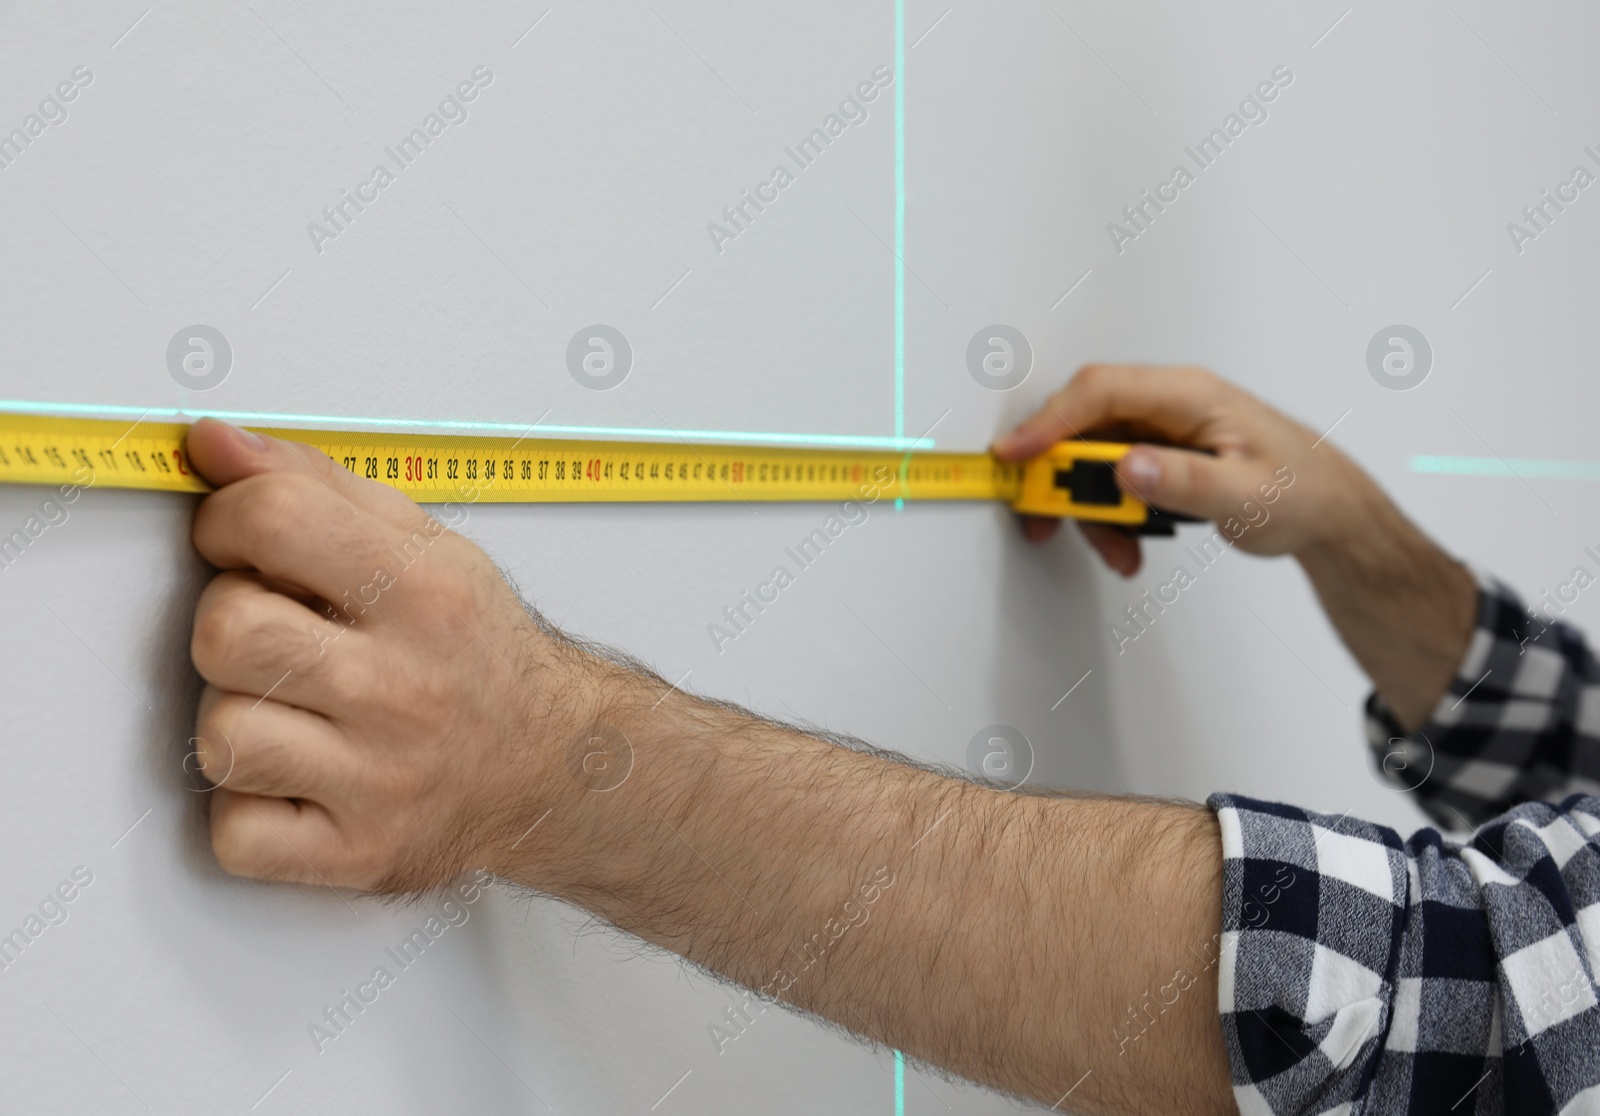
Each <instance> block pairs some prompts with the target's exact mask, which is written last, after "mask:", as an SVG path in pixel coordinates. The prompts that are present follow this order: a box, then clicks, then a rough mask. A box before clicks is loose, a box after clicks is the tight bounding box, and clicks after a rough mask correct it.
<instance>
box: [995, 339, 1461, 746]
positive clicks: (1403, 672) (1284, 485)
mask: <svg viewBox="0 0 1600 1116" xmlns="http://www.w3.org/2000/svg"><path fill="white" fill-rule="evenodd" d="M1088 437H1096V438H1105V439H1111V440H1117V441H1135V442H1139V443H1140V444H1138V445H1136V446H1135V447H1134V448H1133V449H1132V450H1130V451H1129V452H1128V454H1127V456H1125V457H1124V458H1123V459H1122V461H1121V462H1119V463H1118V465H1117V480H1118V482H1119V483H1120V484H1121V485H1122V486H1123V487H1124V488H1126V489H1127V490H1128V491H1129V492H1131V493H1133V494H1134V495H1135V496H1138V497H1139V498H1140V499H1142V500H1144V501H1145V502H1146V503H1147V504H1150V505H1152V506H1153V507H1158V508H1162V509H1164V510H1166V511H1173V512H1180V513H1183V514H1185V515H1194V516H1199V517H1201V518H1203V519H1209V520H1213V521H1214V522H1215V523H1216V524H1217V525H1218V527H1219V528H1221V530H1222V531H1223V533H1224V535H1226V536H1227V538H1228V540H1229V541H1232V542H1235V543H1236V544H1237V545H1238V547H1239V548H1240V549H1241V550H1245V551H1248V552H1250V553H1252V554H1263V555H1267V554H1292V555H1294V556H1295V557H1296V558H1297V559H1299V561H1300V564H1301V566H1303V567H1304V568H1305V571H1306V573H1307V575H1308V576H1309V577H1310V578H1311V583H1312V585H1313V586H1314V587H1315V588H1316V590H1317V595H1318V597H1319V598H1320V599H1321V601H1322V605H1323V608H1324V609H1325V610H1326V611H1327V613H1328V616H1329V618H1330V619H1331V620H1332V621H1333V623H1334V626H1335V627H1336V628H1338V629H1339V634H1340V636H1341V637H1342V638H1343V639H1344V641H1345V645H1346V646H1348V647H1349V648H1350V651H1351V653H1352V654H1354V655H1355V657H1356V659H1357V660H1358V661H1359V662H1360V663H1361V665H1362V667H1363V668H1364V669H1365V670H1366V672H1367V674H1368V675H1369V676H1370V677H1371V678H1372V680H1373V682H1374V683H1375V684H1376V685H1377V687H1378V692H1379V693H1380V694H1382V695H1383V697H1384V699H1385V701H1387V702H1388V704H1389V707H1390V709H1392V710H1393V711H1394V713H1395V714H1396V716H1397V717H1399V719H1400V721H1401V723H1403V724H1405V725H1407V726H1408V727H1411V728H1415V727H1416V726H1418V725H1420V724H1421V723H1422V722H1423V721H1424V720H1426V718H1427V715H1428V713H1429V712H1430V711H1431V710H1432V709H1433V708H1434V706H1435V705H1436V704H1437V703H1438V701H1439V698H1440V695H1441V694H1443V693H1444V691H1445V687H1446V686H1447V685H1448V684H1449V682H1450V679H1451V678H1452V677H1453V676H1454V674H1455V669H1456V666H1457V664H1459V663H1460V661H1461V658H1462V655H1463V654H1464V653H1465V652H1466V647H1467V640H1468V639H1469V638H1470V637H1471V634H1472V628H1473V621H1474V618H1475V616H1476V611H1477V587H1476V583H1475V582H1474V581H1473V579H1472V576H1471V574H1469V573H1468V572H1467V570H1466V569H1465V567H1463V566H1462V565H1461V563H1459V562H1457V561H1455V560H1454V559H1453V558H1451V557H1450V556H1449V555H1448V554H1446V553H1445V552H1444V551H1442V550H1440V549H1439V548H1438V547H1437V546H1435V545H1434V544H1433V543H1432V542H1430V541H1429V540H1428V538H1427V537H1426V536H1425V535H1423V534H1422V532H1421V531H1419V530H1417V528H1416V527H1415V526H1414V525H1413V524H1412V523H1411V522H1410V521H1409V520H1407V519H1406V517H1405V516H1404V515H1402V514H1401V513H1400V510H1399V509H1398V508H1396V507H1395V506H1394V504H1393V503H1392V502H1391V501H1390V500H1389V498H1388V497H1387V496H1385V495H1384V493H1383V491H1382V490H1381V489H1380V488H1379V487H1378V486H1377V485H1376V484H1374V483H1373V481H1372V478H1370V477H1368V476H1367V474H1366V473H1364V472H1362V470H1361V469H1360V468H1359V467H1358V466H1357V465H1356V464H1355V462H1353V461H1351V460H1350V458H1348V457H1346V456H1345V455H1344V454H1343V453H1341V452H1340V451H1339V450H1338V449H1337V448H1336V447H1335V446H1334V445H1333V443H1332V442H1330V441H1327V440H1326V439H1325V438H1320V437H1318V435H1317V433H1316V432H1315V431H1313V430H1311V429H1309V428H1308V427H1305V426H1302V425H1301V424H1300V423H1298V422H1295V421H1294V420H1293V419H1291V418H1288V417H1287V416H1285V415H1283V414H1281V413H1279V412H1278V411H1275V410H1273V409H1272V408H1271V407H1269V406H1267V404H1265V403H1263V402H1262V401H1261V400H1259V399H1257V398H1256V397H1255V396H1253V395H1251V394H1249V393H1248V392H1246V391H1243V390H1241V389H1239V388H1237V387H1234V386H1233V385H1232V384H1230V383H1228V382H1226V381H1225V380H1221V379H1218V378H1217V377H1216V376H1214V375H1212V374H1211V373H1210V372H1207V371H1206V370H1205V369H1202V368H1194V367H1189V366H1181V365H1146V364H1091V365H1087V366H1086V367H1084V368H1082V369H1081V370H1079V372H1078V374H1077V375H1076V376H1074V377H1073V378H1072V380H1071V382H1070V383H1068V384H1067V386H1066V387H1064V388H1062V389H1061V390H1060V391H1058V392H1056V394H1055V395H1053V396H1052V397H1051V398H1050V400H1049V401H1048V402H1047V403H1046V404H1045V406H1044V407H1043V408H1041V409H1040V410H1039V411H1038V412H1037V413H1035V414H1034V415H1032V416H1030V417H1029V418H1028V419H1026V420H1024V421H1023V422H1022V423H1021V424H1020V425H1018V426H1017V428H1016V429H1014V430H1012V431H1011V432H1010V433H1009V434H1007V435H1005V437H1003V438H1001V439H1000V440H999V441H997V442H996V443H995V446H994V450H995V453H996V454H997V455H998V456H1000V457H1001V458H1003V459H1005V460H1008V461H1022V460H1025V459H1027V458H1029V457H1033V456H1034V455H1035V454H1038V453H1041V452H1043V451H1044V450H1045V449H1047V448H1048V447H1049V446H1050V445H1052V444H1053V443H1055V442H1057V441H1059V440H1061V439H1063V438H1088ZM1057 523H1058V521H1056V520H1049V519H1032V518H1030V519H1026V520H1025V521H1024V523H1023V529H1024V531H1025V532H1026V534H1027V535H1028V537H1029V538H1030V539H1032V540H1034V541H1036V542H1039V541H1043V540H1045V539H1047V538H1049V537H1050V536H1051V535H1052V534H1054V532H1055V529H1056V526H1057ZM1080 526H1081V527H1082V528H1083V532H1084V534H1085V536H1086V537H1087V538H1088V540H1089V542H1090V543H1091V545H1093V546H1094V548H1095V549H1096V550H1097V551H1099V553H1100V556H1101V557H1102V558H1103V559H1104V560H1105V562H1106V564H1107V565H1108V566H1110V567H1111V568H1112V569H1114V570H1116V571H1117V572H1118V573H1120V574H1122V575H1123V576H1125V577H1129V576H1132V575H1133V574H1134V573H1136V572H1138V569H1139V565H1140V562H1141V553H1140V548H1139V540H1138V539H1137V538H1135V537H1134V536H1133V535H1130V534H1128V533H1127V532H1124V531H1120V530H1118V529H1116V528H1114V527H1108V526H1106V525H1104V524H1095V523H1085V524H1080ZM1241 527H1242V528H1243V529H1241Z"/></svg>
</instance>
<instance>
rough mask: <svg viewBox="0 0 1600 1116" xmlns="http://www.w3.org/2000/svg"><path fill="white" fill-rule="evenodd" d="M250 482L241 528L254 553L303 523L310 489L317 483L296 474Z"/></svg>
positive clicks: (241, 510)
mask: <svg viewBox="0 0 1600 1116" xmlns="http://www.w3.org/2000/svg"><path fill="white" fill-rule="evenodd" d="M250 482H254V483H250ZM250 482H246V483H249V484H250V487H249V489H248V491H247V492H245V493H244V494H243V496H242V497H241V507H240V508H239V517H238V518H239V523H238V529H239V531H240V533H241V534H242V535H243V537H244V538H245V540H246V542H247V544H249V546H250V549H252V550H254V549H255V548H256V547H259V546H261V545H262V544H264V543H268V542H271V541H272V540H273V539H274V538H275V537H276V536H278V535H280V534H282V533H283V532H285V531H288V530H293V529H294V528H295V526H296V525H297V524H298V523H300V522H301V521H302V520H303V518H304V516H305V511H306V504H307V495H308V493H309V491H310V489H309V487H308V486H309V485H311V484H314V483H315V481H313V480H312V478H310V477H306V476H301V475H297V474H294V473H263V474H260V475H258V476H255V477H251V478H250Z"/></svg>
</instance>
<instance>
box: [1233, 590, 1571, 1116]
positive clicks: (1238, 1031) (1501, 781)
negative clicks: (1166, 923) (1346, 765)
mask: <svg viewBox="0 0 1600 1116" xmlns="http://www.w3.org/2000/svg"><path fill="white" fill-rule="evenodd" d="M1368 719H1369V726H1375V727H1373V728H1372V729H1371V735H1370V739H1371V742H1372V746H1373V750H1374V755H1375V758H1376V759H1377V762H1378V763H1379V765H1380V769H1381V770H1382V771H1383V772H1384V774H1385V775H1387V776H1388V777H1390V778H1391V779H1392V780H1393V781H1395V782H1396V784H1397V785H1399V786H1400V787H1402V788H1404V789H1408V790H1412V791H1414V793H1416V795H1417V796H1418V801H1419V805H1422V806H1423V808H1424V809H1426V810H1427V811H1428V812H1429V813H1430V814H1431V815H1432V816H1433V817H1435V818H1438V819H1440V820H1441V821H1442V822H1445V823H1447V824H1449V825H1450V826H1451V827H1452V828H1457V829H1459V828H1463V827H1465V826H1466V825H1467V824H1470V823H1477V825H1478V828H1477V829H1476V830H1475V831H1474V832H1473V833H1472V834H1471V836H1470V837H1469V838H1466V839H1464V841H1458V840H1452V839H1448V838H1446V837H1444V836H1443V835H1441V834H1440V833H1439V832H1438V831H1437V830H1434V829H1423V830H1420V831H1418V832H1417V833H1415V834H1413V835H1412V836H1411V837H1410V838H1408V839H1402V838H1401V836H1400V835H1399V834H1398V833H1397V832H1396V831H1394V830H1392V829H1389V828H1387V827H1384V826H1378V825H1373V824H1370V823H1367V822H1362V821H1357V820H1354V819H1352V818H1349V817H1348V816H1343V817H1334V816H1331V815H1322V814H1317V813H1313V812H1311V811H1309V810H1302V809H1298V808H1296V807H1292V806H1284V805H1278V804H1274V803H1267V802H1259V801H1255V800H1252V799H1248V798H1244V797H1241V796H1237V795H1228V794H1216V795H1212V796H1211V798H1210V799H1209V801H1208V804H1209V805H1210V806H1211V808H1212V809H1213V810H1214V811H1216V813H1217V818H1218V821H1219V823H1220V827H1221V831H1222V843H1223V858H1224V859H1223V904H1222V911H1223V921H1222V940H1221V949H1220V951H1219V955H1218V964H1217V970H1218V974H1217V976H1218V984H1217V989H1218V1000H1219V1007H1220V1010H1221V1014H1222V1025H1223V1033H1224V1037H1225V1040H1226V1044H1227V1049H1228V1058H1229V1062H1230V1064H1231V1067H1232V1071H1233V1082H1234V1096H1235V1099H1236V1101H1237V1102H1238V1105H1239V1108H1240V1111H1241V1112H1242V1113H1244V1114H1245V1116H1256V1114H1267V1113H1272V1114H1275V1116H1282V1114H1289V1113H1295V1114H1298V1113H1321V1112H1329V1113H1347V1114H1349V1116H1356V1114H1367V1113H1370V1114H1377V1113H1424V1112H1440V1113H1445V1112H1448V1113H1454V1114H1468V1113H1473V1114H1479V1116H1486V1114H1488V1113H1501V1112H1509V1113H1600V983H1597V981H1600V798H1597V797H1595V796H1594V794H1593V793H1585V792H1593V791H1594V790H1596V789H1597V788H1600V784H1597V782H1596V774H1597V766H1596V760H1597V757H1600V752H1597V745H1596V740H1597V736H1600V669H1597V667H1596V663H1595V660H1594V658H1593V656H1592V655H1591V654H1590V653H1589V652H1588V650H1587V648H1586V647H1585V645H1584V642H1583V639H1582V637H1581V636H1580V635H1578V633H1577V632H1576V631H1574V630H1573V629H1571V628H1569V627H1566V626H1564V625H1559V624H1553V623H1544V622H1541V621H1540V620H1539V619H1537V618H1534V617H1533V616H1531V615H1530V614H1529V613H1528V612H1527V611H1525V610H1524V609H1523V608H1522V605H1521V603H1520V602H1519V601H1518V599H1517V598H1516V596H1515V595H1514V594H1512V593H1511V592H1510V591H1509V590H1507V589H1505V588H1504V587H1503V586H1500V585H1498V584H1497V583H1493V582H1485V583H1484V585H1483V588H1482V591H1481V594H1480V609H1479V623H1478V629H1477V631H1476V632H1475V634H1474V636H1473V639H1472V642H1471V645H1470V647H1469V650H1468V652H1467V654H1466V656H1465V658H1464V660H1463V662H1462V664H1461V668H1460V670H1459V671H1458V673H1457V677H1456V679H1455V681H1454V682H1453V683H1452V684H1451V687H1450V693H1449V694H1448V695H1447V696H1446V697H1445V698H1444V699H1443V700H1442V701H1441V702H1440V704H1439V707H1438V708H1437V709H1436V710H1435V712H1434V715H1433V718H1432V720H1431V721H1430V722H1429V723H1428V724H1427V725H1425V726H1423V728H1422V729H1421V730H1419V731H1418V732H1417V733H1412V734H1407V733H1405V732H1404V731H1403V730H1402V729H1401V728H1400V726H1399V725H1398V724H1397V723H1396V722H1395V721H1394V719H1393V717H1392V715H1390V714H1389V713H1388V711H1387V710H1386V709H1385V708H1384V706H1383V705H1382V704H1381V702H1379V701H1378V700H1377V699H1376V697H1374V698H1373V699H1372V700H1371V701H1369V703H1368ZM1569 792H1571V793H1569ZM1553 794H1566V797H1565V798H1564V800H1563V801H1561V803H1560V804H1559V805H1554V804H1552V803H1551V802H1550V801H1536V799H1539V798H1546V799H1548V798H1549V797H1551V796H1552V795H1553ZM1496 815H1497V816H1496Z"/></svg>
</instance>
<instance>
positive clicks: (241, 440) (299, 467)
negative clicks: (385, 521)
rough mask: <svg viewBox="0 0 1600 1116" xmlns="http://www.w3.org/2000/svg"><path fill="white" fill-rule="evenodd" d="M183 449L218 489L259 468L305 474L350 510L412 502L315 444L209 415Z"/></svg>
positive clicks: (377, 509) (195, 427) (396, 508)
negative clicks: (259, 431)
mask: <svg viewBox="0 0 1600 1116" xmlns="http://www.w3.org/2000/svg"><path fill="white" fill-rule="evenodd" d="M184 450H185V452H186V454H187V456H188V458H189V464H190V465H192V466H193V467H194V470H195V472H197V473H199V474H200V476H202V477H204V478H205V479H206V480H207V481H209V482H211V483H212V484H213V485H215V486H216V487H218V488H223V487H225V486H227V485H230V484H233V483H234V482H236V481H241V480H244V479H245V478H246V477H253V476H255V475H257V474H258V473H310V474H311V475H312V476H314V477H316V478H317V479H318V480H320V481H322V483H324V484H326V485H327V486H328V487H329V488H330V489H332V490H333V492H334V493H335V494H336V495H338V496H339V497H340V498H342V499H343V500H344V501H345V502H346V503H347V504H349V505H351V507H352V509H353V510H359V511H375V512H382V511H385V510H387V511H389V512H391V513H392V512H395V511H401V510H404V509H405V508H406V507H414V506H415V505H413V504H412V502H411V501H410V500H409V499H408V498H407V497H405V496H404V495H403V494H401V493H400V492H397V491H395V490H394V489H392V488H389V487H388V486H387V485H382V484H379V483H377V482H376V481H367V480H362V479H361V478H359V477H357V476H356V475H355V474H354V473H352V472H350V470H348V469H346V468H344V467H343V466H341V465H339V464H338V463H337V462H335V461H334V460H333V458H331V457H329V456H328V455H327V454H325V453H323V452H322V451H321V450H319V449H317V448H316V447H315V446H308V445H304V444H302V443H299V442H292V441H285V440H282V439H279V438H266V437H262V436H261V435H260V434H255V433H252V432H251V431H249V430H245V429H244V428H243V427H239V426H234V425H232V424H231V423H226V422H222V421H220V420H218V419H214V418H203V419H201V420H200V421H199V422H197V423H195V424H194V425H193V426H191V427H190V428H189V435H188V437H187V438H186V439H185V440H184Z"/></svg>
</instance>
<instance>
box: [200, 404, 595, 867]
mask: <svg viewBox="0 0 1600 1116" xmlns="http://www.w3.org/2000/svg"><path fill="white" fill-rule="evenodd" d="M188 451H189V456H190V459H191V460H192V461H193V463H194V465H195V467H196V468H198V469H199V471H200V472H201V474H202V475H204V476H205V477H206V478H207V479H208V480H210V481H211V482H212V483H213V484H216V485H217V486H218V491H217V492H215V493H213V494H211V495H210V496H207V497H206V498H205V500H204V501H203V502H202V503H201V505H200V510H199V512H198V513H197V514H196V516H195V523H194V543H195V547H196V549H198V550H199V551H200V553H201V555H203V556H204V557H205V558H206V560H207V561H209V562H210V563H211V564H212V565H214V566H217V567H219V568H220V569H221V570H223V571H224V572H223V573H221V574H219V575H218V576H217V578H216V579H215V580H213V581H212V582H211V584H210V585H209V586H207V587H206V590H205V592H204V594H203V595H202V596H201V598H200V603H199V605H198V607H197V609H196V612H195V620H194V638H193V644H192V654H193V656H194V664H195V669H197V670H198V671H199V672H200V675H201V677H202V678H204V679H205V681H206V683H207V684H206V688H205V691H204V694H203V696H202V697H201V700H200V711H199V718H198V720H199V724H198V727H197V729H196V734H195V735H196V737H197V738H198V740H199V741H200V743H199V744H198V746H197V750H198V752H199V764H200V766H201V768H202V771H203V773H204V774H205V775H206V777H207V778H209V779H210V780H212V781H213V782H214V783H216V784H217V790H216V792H215V794H214V795H213V797H212V800H211V836H212V844H213V847H214V848H215V850H216V854H217V859H218V861H219V862H220V863H221V864H222V866H223V867H224V868H226V869H227V870H228V871H230V872H234V873H236V874H239V875H244V876H256V877H260V878H264V879H277V880H295V881H299V882H302V883H318V882H321V883H327V884H332V885H336V886H348V887H355V888H361V889H364V890H371V891H407V890H414V889H417V888H422V887H426V886H429V885H431V884H435V883H439V882H442V881H445V880H448V879H450V878H452V877H454V876H455V875H457V874H458V873H460V872H461V871H462V870H464V869H465V868H467V867H469V866H476V865H480V864H488V863H490V860H491V857H490V856H489V851H490V850H491V849H492V848H493V847H495V846H496V844H498V843H500V842H501V839H502V838H506V834H507V833H508V832H509V833H510V837H509V838H507V839H506V840H505V841H504V843H505V844H509V843H510V841H511V840H514V839H515V838H516V836H517V834H518V833H520V832H521V829H520V828H518V827H519V824H525V823H520V819H521V818H522V816H523V815H524V813H525V812H526V811H527V810H529V809H532V808H535V807H536V806H537V805H538V803H539V801H540V800H539V797H538V795H537V793H536V789H537V788H538V787H539V786H540V784H541V782H543V781H544V779H543V774H542V772H541V771H540V770H539V768H540V761H541V759H542V755H541V753H540V752H539V750H537V749H534V748H530V747H528V742H529V740H530V738H533V737H536V736H537V735H539V733H540V732H541V730H543V729H547V728H548V729H554V728H555V726H556V725H557V724H560V725H565V724H567V723H568V722H570V721H572V720H573V719H574V718H576V719H581V717H582V709H583V705H584V702H585V701H586V700H587V698H586V694H585V692H584V690H583V687H582V685H581V681H582V675H581V671H578V670H576V666H577V664H578V662H579V660H580V659H581V656H579V655H577V654H576V653H575V651H574V650H573V649H572V648H570V647H569V646H566V645H565V644H563V643H562V642H560V641H558V640H556V639H553V638H551V637H550V636H548V635H546V634H545V633H544V632H543V631H542V630H541V629H540V628H539V626H538V625H537V624H536V623H534V621H533V620H532V618H531V617H530V616H529V615H528V614H527V613H526V612H525V611H524V610H523V608H522V607H521V604H520V602H519V601H518V600H517V598H516V595H515V594H514V593H513V592H512V591H511V589H510V588H509V587H508V586H507V585H506V583H505V580H504V579H503V578H502V577H501V576H500V573H499V571H498V570H496V569H495V567H494V565H493V564H492V563H491V562H490V561H489V559H488V558H487V557H486V556H485V555H484V553H483V552H482V551H481V550H479V549H478V548H477V547H475V546H473V545H472V544H471V543H469V542H467V541H466V540H464V539H462V538H461V537H460V536H459V535H456V534H454V533H453V532H451V531H449V530H448V529H447V528H446V527H445V526H444V524H442V523H441V522H439V521H438V520H436V519H433V518H432V517H430V516H428V515H427V514H426V513H425V512H423V510H422V509H421V508H419V507H418V506H417V505H416V504H414V503H412V502H411V501H410V500H409V499H407V498H406V497H405V496H403V495H401V494H400V493H398V492H396V491H394V490H392V489H389V488H386V487H384V486H383V485H380V484H376V483H372V482H369V481H364V480H360V479H358V478H357V477H355V476H354V475H353V474H351V473H350V472H349V471H347V470H345V469H343V468H340V467H339V466H338V465H336V464H335V463H334V462H333V461H332V460H330V459H329V458H328V457H326V456H325V455H323V454H322V453H319V452H318V451H316V450H314V449H311V448H309V447H306V446H301V445H295V444H291V443H288V442H280V441H269V440H265V439H261V438H258V437H256V436H255V435H253V434H249V433H246V432H245V431H242V430H239V429H237V428H235V427H231V426H226V425H224V424H222V423H217V422H212V421H209V420H206V421H202V422H200V423H198V424H196V425H195V427H194V429H193V430H192V431H191V433H190V435H189V440H188ZM456 510H457V511H459V510H460V509H459V508H457V509H456ZM447 518H448V517H447ZM535 816H537V815H535Z"/></svg>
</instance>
